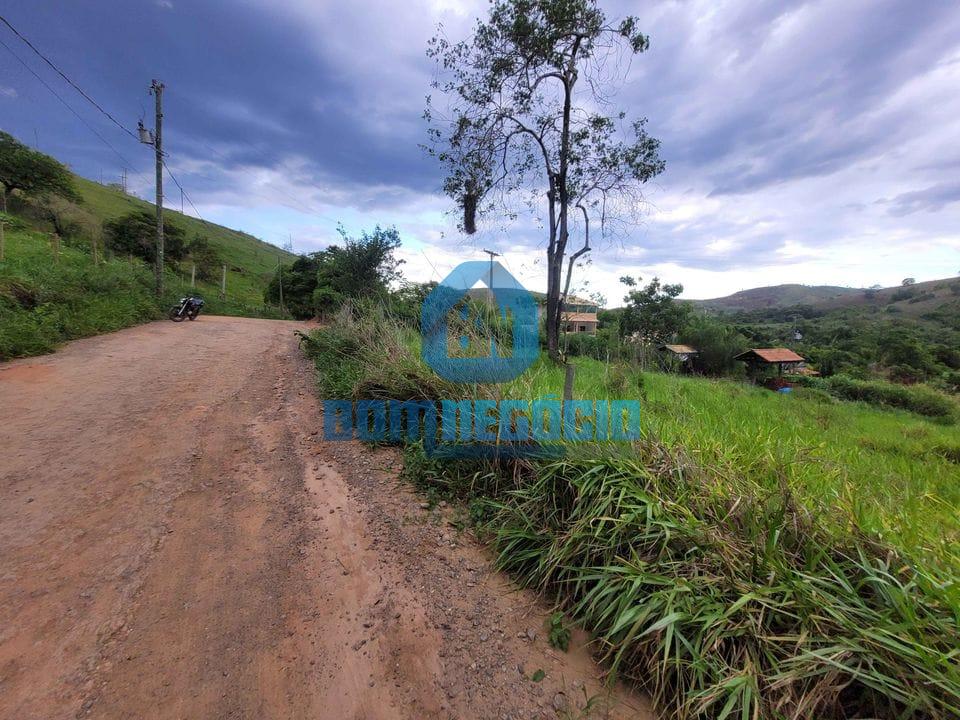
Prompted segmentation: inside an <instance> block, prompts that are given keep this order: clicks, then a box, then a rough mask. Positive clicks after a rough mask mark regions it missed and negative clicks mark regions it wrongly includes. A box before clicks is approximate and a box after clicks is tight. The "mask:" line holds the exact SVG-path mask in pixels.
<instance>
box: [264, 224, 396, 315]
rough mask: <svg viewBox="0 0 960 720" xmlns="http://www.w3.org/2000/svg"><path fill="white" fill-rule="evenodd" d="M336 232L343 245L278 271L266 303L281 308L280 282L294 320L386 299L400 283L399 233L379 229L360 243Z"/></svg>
mask: <svg viewBox="0 0 960 720" xmlns="http://www.w3.org/2000/svg"><path fill="white" fill-rule="evenodd" d="M338 232H339V233H340V237H341V240H342V242H343V244H342V245H331V246H330V247H328V248H327V249H326V250H321V251H320V252H315V253H311V254H309V255H302V256H300V257H299V258H297V259H296V260H295V261H294V262H293V264H292V265H290V266H287V267H284V268H282V269H281V273H282V274H281V275H277V276H274V278H273V279H272V280H271V281H270V284H269V285H268V286H267V289H266V291H265V292H264V298H265V299H266V301H267V302H270V303H274V304H279V302H280V279H281V277H282V279H283V301H284V305H285V306H286V307H287V308H288V309H289V310H290V313H291V314H292V315H293V316H294V317H296V318H301V319H306V318H310V317H313V316H314V315H316V314H317V313H320V314H324V313H327V312H329V311H331V310H334V309H336V308H337V307H339V306H340V305H341V304H343V302H344V301H346V300H348V299H359V298H364V297H377V298H386V296H387V293H388V288H389V286H390V285H391V284H392V283H394V282H396V281H398V280H399V279H400V264H401V263H402V260H398V259H397V258H396V257H394V251H395V250H396V249H397V248H398V247H400V235H399V233H398V232H397V231H396V229H393V228H390V229H387V230H384V229H382V228H381V227H380V226H379V225H378V226H377V227H376V228H375V229H374V230H373V232H372V233H366V232H364V233H363V234H362V235H361V236H360V237H359V238H351V237H349V236H348V235H347V233H346V231H345V230H344V229H343V228H340V229H339V230H338Z"/></svg>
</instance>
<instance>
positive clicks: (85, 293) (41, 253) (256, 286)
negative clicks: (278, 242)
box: [0, 176, 293, 360]
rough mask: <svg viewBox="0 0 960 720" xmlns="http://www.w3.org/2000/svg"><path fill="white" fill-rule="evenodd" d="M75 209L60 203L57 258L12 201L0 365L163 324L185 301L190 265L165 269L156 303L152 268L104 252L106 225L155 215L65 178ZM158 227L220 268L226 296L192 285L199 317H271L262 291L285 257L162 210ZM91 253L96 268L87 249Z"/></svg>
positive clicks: (2, 285) (36, 219) (44, 224)
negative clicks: (177, 234) (75, 197)
mask: <svg viewBox="0 0 960 720" xmlns="http://www.w3.org/2000/svg"><path fill="white" fill-rule="evenodd" d="M73 182H74V185H75V187H76V190H77V191H78V193H79V195H80V197H81V198H82V201H81V202H79V203H75V204H68V203H65V202H60V204H59V205H58V207H59V208H60V210H61V213H62V215H63V216H64V217H65V218H68V219H69V221H70V222H71V223H72V231H71V233H70V234H69V235H67V236H64V237H63V238H61V241H60V247H59V252H58V251H57V250H56V249H55V245H54V243H53V241H52V235H51V231H52V229H53V228H52V226H51V225H50V223H49V221H48V220H46V219H45V218H44V215H43V213H41V212H38V210H37V206H36V205H35V204H31V203H29V202H26V201H25V200H24V199H23V198H19V197H17V198H11V203H10V210H11V214H10V215H9V216H8V217H7V222H6V223H5V226H6V233H5V236H6V243H5V245H6V248H5V259H4V261H3V262H0V360H6V359H9V358H14V357H25V356H29V355H36V354H39V353H44V352H50V351H52V350H53V349H55V348H56V346H57V345H58V344H60V343H62V342H64V341H67V340H72V339H75V338H79V337H85V336H88V335H94V334H97V333H101V332H109V331H112V330H117V329H119V328H123V327H127V326H130V325H134V324H136V323H140V322H147V321H149V320H154V319H157V318H161V317H163V316H164V314H165V311H166V310H167V309H168V308H169V307H170V306H171V305H173V304H174V303H175V302H176V300H177V299H178V298H179V297H180V296H181V295H182V294H184V293H186V292H190V291H191V289H190V269H191V262H190V261H189V260H187V261H184V262H182V263H181V265H180V267H177V265H176V263H168V264H167V268H166V279H165V290H166V292H165V296H164V297H163V298H162V299H157V298H156V297H155V295H154V293H153V273H152V267H150V266H148V265H147V264H146V263H145V262H143V261H142V260H140V259H138V258H136V257H131V256H126V257H119V256H113V255H112V254H111V253H110V251H109V249H107V250H106V251H104V249H103V242H102V226H103V222H104V221H106V220H112V219H115V218H119V217H122V216H124V215H127V214H129V213H131V212H136V211H147V212H150V213H153V212H155V206H154V205H152V204H151V203H148V202H145V201H143V200H140V199H138V198H135V197H131V196H129V195H126V194H125V193H123V192H121V191H120V190H119V189H115V188H110V187H104V186H102V185H99V184H97V183H95V182H91V181H89V180H86V179H84V178H81V177H78V176H74V177H73ZM164 217H165V220H166V222H168V223H170V224H173V225H175V226H178V227H179V228H181V229H183V230H184V231H185V233H186V241H187V242H189V241H191V240H193V239H194V238H195V237H197V236H204V237H206V238H207V239H208V240H209V243H210V245H211V246H212V248H213V249H214V250H215V251H216V253H217V255H218V256H219V258H220V260H221V261H222V263H224V264H226V266H227V283H226V286H227V291H226V296H225V297H224V298H220V297H219V291H220V273H219V272H217V273H216V276H215V277H212V278H210V279H209V280H208V281H206V282H204V281H202V280H200V281H198V282H197V285H196V288H195V289H194V290H193V292H196V293H197V294H199V295H201V296H202V297H203V298H204V299H205V300H206V302H207V306H206V308H205V310H206V312H209V313H216V314H229V315H252V316H261V317H264V316H265V317H275V316H278V311H277V309H276V308H272V307H267V306H265V305H264V300H263V291H264V289H265V288H266V286H267V284H268V283H269V281H270V278H271V277H272V276H273V275H274V273H275V272H276V266H277V262H278V259H279V260H280V261H281V262H286V261H288V260H290V259H292V258H293V256H292V255H291V254H290V253H287V252H286V251H284V250H282V249H280V248H277V247H274V246H273V245H270V244H268V243H265V242H263V241H261V240H258V239H257V238H255V237H253V236H251V235H248V234H246V233H242V232H238V231H236V230H230V229H229V228H225V227H222V226H220V225H216V224H214V223H209V222H205V221H202V220H198V219H196V218H192V217H188V216H186V215H182V214H181V213H179V212H175V211H173V210H169V209H166V208H165V209H164ZM95 246H96V247H97V248H98V249H97V255H98V258H97V260H98V261H97V262H95V260H94V250H93V249H94V247H95Z"/></svg>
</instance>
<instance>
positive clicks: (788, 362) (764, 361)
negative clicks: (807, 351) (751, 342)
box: [733, 347, 804, 376]
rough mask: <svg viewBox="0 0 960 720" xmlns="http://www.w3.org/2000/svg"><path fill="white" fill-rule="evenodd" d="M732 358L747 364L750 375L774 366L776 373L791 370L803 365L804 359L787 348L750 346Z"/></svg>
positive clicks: (761, 372)
mask: <svg viewBox="0 0 960 720" xmlns="http://www.w3.org/2000/svg"><path fill="white" fill-rule="evenodd" d="M733 359H734V360H740V361H741V362H744V363H746V364H747V370H748V371H749V372H750V374H751V375H760V374H763V372H764V371H765V370H768V369H772V368H776V369H777V375H778V376H779V375H783V372H784V370H786V371H787V372H792V371H794V370H796V369H797V368H799V367H801V366H802V365H803V362H804V359H803V357H801V356H800V355H797V354H796V353H795V352H794V351H793V350H790V349H789V348H783V347H779V348H752V349H750V350H747V351H746V352H742V353H740V354H739V355H736V356H735V357H734V358H733Z"/></svg>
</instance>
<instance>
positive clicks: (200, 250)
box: [154, 223, 223, 280]
mask: <svg viewBox="0 0 960 720" xmlns="http://www.w3.org/2000/svg"><path fill="white" fill-rule="evenodd" d="M154 227H156V223H154ZM164 228H166V224H164ZM164 233H166V230H164ZM164 237H166V235H164ZM164 244H165V245H166V242H165V243H164ZM164 250H165V251H166V248H164ZM187 253H188V254H189V255H190V259H191V260H192V261H193V262H194V263H196V266H197V277H198V278H200V279H201V280H211V279H213V278H215V277H216V275H217V271H218V270H219V269H220V266H221V265H222V264H223V260H222V259H221V258H220V253H218V252H217V249H216V248H215V247H213V245H211V244H210V239H209V238H208V237H207V236H206V235H197V237H195V238H194V239H193V240H191V241H190V244H189V245H188V246H187Z"/></svg>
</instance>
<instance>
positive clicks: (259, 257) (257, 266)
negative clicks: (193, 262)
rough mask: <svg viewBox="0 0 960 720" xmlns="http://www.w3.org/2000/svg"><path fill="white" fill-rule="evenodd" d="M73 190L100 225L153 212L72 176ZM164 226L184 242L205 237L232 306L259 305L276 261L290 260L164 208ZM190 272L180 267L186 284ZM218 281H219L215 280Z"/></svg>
mask: <svg viewBox="0 0 960 720" xmlns="http://www.w3.org/2000/svg"><path fill="white" fill-rule="evenodd" d="M74 180H75V182H76V186H77V190H78V191H79V193H80V195H81V196H82V197H83V204H82V205H81V207H82V208H84V209H85V210H87V211H89V212H90V213H91V214H93V215H94V216H95V217H96V218H97V219H98V220H99V221H100V222H103V221H104V220H112V219H114V218H118V217H121V216H123V215H126V214H128V213H131V212H134V211H137V210H146V211H148V212H151V213H152V212H155V211H156V210H155V208H156V206H155V205H154V204H153V203H149V202H146V201H144V200H140V199H139V198H135V197H132V196H130V195H125V194H124V193H122V192H120V191H119V190H115V189H113V188H109V187H105V186H103V185H100V184H98V183H95V182H92V181H90V180H87V179H85V178H81V177H79V176H75V177H74ZM163 212H164V217H165V218H166V220H167V221H168V222H171V223H173V224H174V225H177V226H179V227H181V228H183V229H184V230H185V231H186V233H187V242H189V241H190V240H192V239H193V238H194V236H196V235H206V236H207V237H208V238H209V239H210V244H211V245H213V246H214V247H215V248H216V249H217V251H218V252H219V253H220V256H221V257H222V258H223V259H224V262H226V264H227V296H228V297H229V298H230V299H232V300H233V301H234V302H236V303H238V304H241V305H247V306H251V307H259V306H262V305H263V291H264V289H265V288H266V286H267V283H269V282H270V278H271V277H272V276H273V275H274V274H275V273H276V269H277V259H278V258H279V259H280V260H281V262H284V263H287V262H292V261H293V259H294V256H293V255H292V254H290V253H288V252H287V251H286V250H283V249H281V248H278V247H275V246H274V245H271V244H269V243H266V242H263V241H262V240H258V239H257V238H255V237H253V236H252V235H248V234H247V233H243V232H240V231H238V230H231V229H229V228H225V227H223V226H221V225H216V224H214V223H210V222H205V221H203V220H199V219H197V218H194V217H190V216H189V215H182V214H180V213H179V212H176V211H174V210H170V209H169V208H164V211H163ZM189 273H190V268H189V266H188V265H187V266H185V267H184V271H183V272H182V273H181V276H182V277H185V278H186V280H189V277H190V275H189ZM217 280H219V278H217ZM215 287H216V283H211V285H210V288H209V291H208V292H207V295H210V296H211V297H212V296H214V294H215V291H214V288H215Z"/></svg>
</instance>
